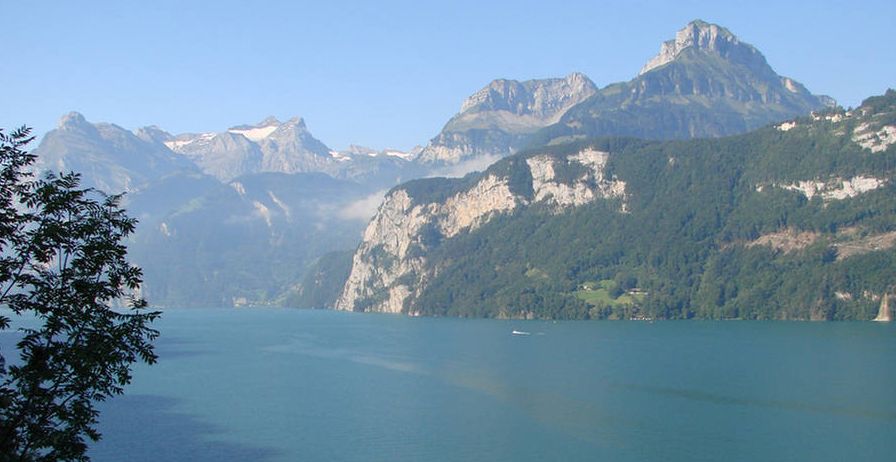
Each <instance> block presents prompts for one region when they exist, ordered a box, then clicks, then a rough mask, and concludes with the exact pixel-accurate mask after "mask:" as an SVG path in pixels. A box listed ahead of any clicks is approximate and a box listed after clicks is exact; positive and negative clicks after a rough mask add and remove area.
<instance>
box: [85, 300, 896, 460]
mask: <svg viewBox="0 0 896 462" xmlns="http://www.w3.org/2000/svg"><path fill="white" fill-rule="evenodd" d="M158 327H159V328H160V329H161V330H162V332H163V336H162V338H161V339H160V340H159V342H158V344H157V345H158V352H159V354H160V357H161V358H160V361H159V363H158V364H156V365H155V366H152V367H139V368H138V369H137V371H136V374H135V377H134V383H133V384H132V385H131V386H130V387H129V388H128V391H127V394H126V395H124V396H122V397H118V398H115V399H113V400H112V401H110V402H108V403H104V404H103V405H102V411H103V414H102V424H101V430H102V432H103V433H104V439H103V440H102V441H101V442H100V443H98V444H96V445H95V446H94V448H93V449H92V450H91V453H90V454H91V456H92V457H93V460H95V461H100V462H103V461H121V460H128V461H161V460H174V461H176V460H189V461H193V462H198V461H251V460H257V461H300V460H301V461H480V460H481V461H514V462H519V461H551V460H557V461H844V460H848V461H873V460H881V461H892V460H896V325H886V324H877V323H795V322H702V321H684V322H656V323H643V322H556V323H554V322H541V321H496V320H462V319H431V318H429V319H428V318H408V317H404V316H390V315H370V314H366V315H365V314H354V313H339V312H329V311H305V310H265V309H260V310H232V309H227V310H224V309H222V310H170V311H167V312H166V313H165V315H164V318H163V320H162V321H161V322H160V323H159V325H158ZM515 329H516V330H521V331H527V332H531V334H532V335H528V336H520V335H512V334H511V332H512V331H513V330H515Z"/></svg>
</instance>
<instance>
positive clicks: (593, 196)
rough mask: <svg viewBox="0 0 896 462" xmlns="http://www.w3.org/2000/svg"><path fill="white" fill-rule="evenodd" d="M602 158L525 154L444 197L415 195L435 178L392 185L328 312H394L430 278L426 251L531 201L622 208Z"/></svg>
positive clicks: (621, 187) (618, 188)
mask: <svg viewBox="0 0 896 462" xmlns="http://www.w3.org/2000/svg"><path fill="white" fill-rule="evenodd" d="M608 157H609V154H608V153H607V152H601V151H596V150H594V149H591V148H585V149H582V150H581V151H579V152H577V153H576V154H574V155H570V156H568V157H566V158H565V159H560V158H557V157H555V156H551V155H547V154H536V155H531V156H528V157H526V158H525V159H523V162H516V163H509V164H507V163H505V164H496V167H497V168H490V169H488V170H486V171H485V172H484V173H483V174H481V175H478V176H476V177H475V181H473V182H469V184H465V182H464V180H456V181H455V182H454V183H455V184H456V186H461V187H460V188H459V190H458V191H457V192H454V193H451V194H448V195H447V197H444V198H442V197H439V196H435V197H427V196H426V194H425V193H423V194H421V193H420V192H415V189H416V188H415V186H417V185H420V184H421V183H426V182H437V181H439V180H419V181H418V182H416V184H414V183H411V184H405V185H403V186H399V187H396V188H395V189H393V190H392V191H391V192H390V193H389V194H388V195H387V196H386V198H385V200H384V201H383V203H382V205H381V206H380V208H379V211H378V212H377V215H376V217H375V218H374V219H373V220H372V221H371V222H370V224H369V225H368V227H367V230H366V231H365V232H364V237H363V239H362V241H361V245H360V247H359V248H358V250H357V251H356V253H355V255H354V257H353V263H352V269H351V273H350V274H349V277H348V281H347V282H346V284H345V288H344V290H343V293H342V295H341V296H340V298H339V300H338V301H337V303H336V309H339V310H349V311H378V312H388V313H399V312H402V310H403V308H404V307H405V304H406V302H407V301H408V300H409V299H410V298H412V297H414V296H417V295H419V291H420V290H422V289H423V288H424V287H425V282H426V280H427V279H429V278H432V277H434V276H435V275H434V274H430V273H429V272H428V271H429V270H428V269H427V262H426V257H425V252H426V251H427V250H428V248H429V247H431V246H433V245H437V244H438V242H440V241H441V240H443V239H450V238H452V237H454V236H456V235H458V234H459V233H461V232H465V231H470V230H475V229H476V228H477V227H478V226H480V225H481V224H483V223H487V222H488V221H489V220H490V219H491V218H493V217H494V216H496V215H498V214H502V213H513V212H514V211H516V210H517V209H519V208H524V207H531V206H536V207H546V208H548V209H550V210H552V211H554V213H561V212H563V211H564V210H566V209H568V208H570V207H576V206H580V205H584V204H587V203H589V202H592V201H595V200H598V199H617V200H619V201H620V205H619V210H620V212H624V210H625V187H626V185H625V182H624V181H620V180H618V179H616V178H615V177H612V176H611V175H609V174H607V172H606V169H605V168H606V164H607V160H608ZM450 189H451V187H450V186H449V190H450Z"/></svg>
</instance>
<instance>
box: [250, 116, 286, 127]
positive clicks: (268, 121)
mask: <svg viewBox="0 0 896 462" xmlns="http://www.w3.org/2000/svg"><path fill="white" fill-rule="evenodd" d="M281 124H282V122H280V120H278V119H277V118H276V117H274V116H268V117H266V118H265V119H264V120H262V121H261V122H258V123H257V124H255V126H256V127H270V126H274V125H281Z"/></svg>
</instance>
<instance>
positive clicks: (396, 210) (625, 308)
mask: <svg viewBox="0 0 896 462" xmlns="http://www.w3.org/2000/svg"><path fill="white" fill-rule="evenodd" d="M648 72H649V71H648ZM894 133H896V92H893V91H889V92H888V93H887V94H886V95H884V96H881V97H875V98H869V99H868V100H866V102H865V103H863V105H862V107H860V108H859V109H857V110H855V111H852V112H849V113H846V112H844V111H842V110H833V111H828V112H825V113H822V114H818V115H816V116H813V117H808V118H802V119H797V120H794V121H789V122H786V123H782V124H780V125H777V126H768V127H765V128H762V129H760V130H758V131H755V132H752V133H749V134H746V135H740V136H734V137H727V138H721V139H706V140H692V141H667V142H658V141H653V142H651V141H641V140H635V139H626V138H603V139H596V140H589V141H582V142H579V143H573V144H566V145H559V146H549V147H542V148H538V149H534V150H531V151H527V152H524V153H520V154H517V155H514V156H511V157H509V158H507V159H504V160H502V161H501V162H499V163H497V164H495V165H493V166H492V167H490V168H489V169H488V170H487V171H485V172H483V173H481V174H476V175H471V176H468V177H466V178H464V179H456V180H445V179H432V180H418V181H415V182H411V183H407V184H404V185H401V186H399V187H396V188H395V189H393V190H392V191H391V192H390V193H389V195H387V198H386V200H385V202H384V203H383V205H382V206H381V208H380V210H379V212H378V214H377V216H376V217H375V218H374V220H373V221H371V223H370V224H369V225H368V227H367V230H366V231H365V234H364V240H363V241H362V243H361V245H360V246H359V248H358V250H357V251H356V253H355V255H354V256H353V263H352V270H351V272H350V275H349V277H348V280H347V282H346V284H345V286H344V288H343V292H342V294H341V295H340V297H339V299H338V301H336V308H338V309H345V310H359V311H388V312H406V313H422V314H430V315H453V316H490V317H543V318H601V317H613V318H619V317H624V318H689V317H704V318H706V317H708V318H763V319H768V318H775V319H870V318H872V317H873V316H874V313H876V303H877V301H876V299H877V297H879V296H880V294H881V293H883V292H885V291H888V290H891V289H892V285H893V284H894V282H896V252H894V247H893V246H894V244H896V205H894V204H896V201H894V200H893V198H894V194H896V189H894V188H896V184H894V181H893V177H894V171H896V149H894V148H893V144H896V136H892V134H894Z"/></svg>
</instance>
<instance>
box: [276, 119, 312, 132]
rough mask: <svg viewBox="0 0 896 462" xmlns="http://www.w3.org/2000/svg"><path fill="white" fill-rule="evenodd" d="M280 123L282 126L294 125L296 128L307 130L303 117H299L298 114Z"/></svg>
mask: <svg viewBox="0 0 896 462" xmlns="http://www.w3.org/2000/svg"><path fill="white" fill-rule="evenodd" d="M281 125H284V126H287V127H296V128H298V129H300V130H307V129H308V127H306V126H305V119H303V118H301V117H299V116H295V117H293V118H291V119H289V120H287V121H286V122H284V123H283V124H281Z"/></svg>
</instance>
